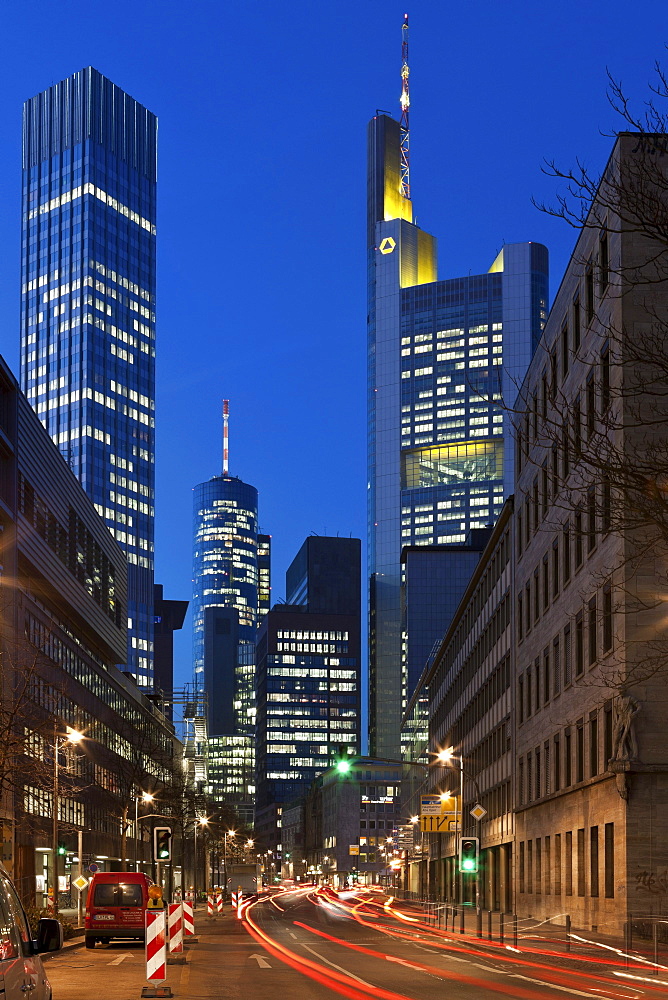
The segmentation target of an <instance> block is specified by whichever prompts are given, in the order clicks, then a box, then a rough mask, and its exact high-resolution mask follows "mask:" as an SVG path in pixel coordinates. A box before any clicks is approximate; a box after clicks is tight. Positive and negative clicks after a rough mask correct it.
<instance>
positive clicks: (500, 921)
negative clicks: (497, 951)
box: [499, 911, 505, 944]
mask: <svg viewBox="0 0 668 1000" xmlns="http://www.w3.org/2000/svg"><path fill="white" fill-rule="evenodd" d="M503 930H504V928H503V911H501V913H499V944H503V942H504V940H505V938H504V934H503Z"/></svg>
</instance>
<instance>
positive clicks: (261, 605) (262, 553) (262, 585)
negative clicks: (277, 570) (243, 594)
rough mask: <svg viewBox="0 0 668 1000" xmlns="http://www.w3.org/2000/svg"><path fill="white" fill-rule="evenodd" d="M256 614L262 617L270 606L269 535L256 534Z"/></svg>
mask: <svg viewBox="0 0 668 1000" xmlns="http://www.w3.org/2000/svg"><path fill="white" fill-rule="evenodd" d="M257 570H258V597H257V606H258V615H259V617H260V618H262V617H263V616H264V615H266V613H267V611H269V608H270V607H271V535H258V536H257Z"/></svg>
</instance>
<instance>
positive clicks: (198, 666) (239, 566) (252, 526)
mask: <svg viewBox="0 0 668 1000" xmlns="http://www.w3.org/2000/svg"><path fill="white" fill-rule="evenodd" d="M193 515H194V539H195V545H194V553H193V663H194V667H195V673H196V674H197V675H203V677H200V681H202V680H203V683H204V690H205V691H206V692H207V695H208V698H209V720H208V721H209V733H210V734H211V735H215V736H218V735H222V734H224V733H225V734H228V733H236V734H247V735H249V736H251V735H252V734H253V732H254V726H255V707H254V705H255V643H256V639H257V614H258V613H257V607H258V565H257V490H256V489H255V487H254V486H249V485H248V483H244V482H242V481H241V480H240V479H236V478H235V477H233V476H229V475H223V476H214V477H213V479H209V480H208V481H207V482H205V483H200V484H199V486H196V487H195V489H194V507H193ZM207 609H224V610H225V614H222V612H221V613H220V614H219V615H213V614H210V615H209V618H208V619H207V616H206V611H207ZM226 630H227V631H226ZM232 635H236V637H237V642H236V643H233V642H232ZM207 653H208V655H207ZM222 675H224V677H225V679H224V680H223V679H222ZM222 690H226V691H229V692H233V697H232V702H233V709H232V714H233V725H232V729H228V728H224V729H223V730H222V731H221V730H219V729H217V728H216V725H217V723H216V719H217V718H218V719H220V715H219V712H220V711H222V709H221V708H220V706H216V704H215V696H214V695H213V692H216V691H218V692H221V691H222ZM224 715H225V718H226V719H227V721H226V722H225V726H226V727H227V726H228V723H229V714H228V710H227V709H225V710H224ZM220 724H222V723H220Z"/></svg>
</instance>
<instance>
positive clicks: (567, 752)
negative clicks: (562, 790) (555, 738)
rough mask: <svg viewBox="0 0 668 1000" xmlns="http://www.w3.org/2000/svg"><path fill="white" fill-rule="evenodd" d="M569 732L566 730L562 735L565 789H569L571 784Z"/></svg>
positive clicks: (571, 748)
mask: <svg viewBox="0 0 668 1000" xmlns="http://www.w3.org/2000/svg"><path fill="white" fill-rule="evenodd" d="M572 742H573V741H572V738H571V731H570V729H567V730H566V732H565V733H564V763H565V765H566V775H565V777H566V780H565V782H564V784H565V786H566V788H570V786H571V785H572V784H573V747H572Z"/></svg>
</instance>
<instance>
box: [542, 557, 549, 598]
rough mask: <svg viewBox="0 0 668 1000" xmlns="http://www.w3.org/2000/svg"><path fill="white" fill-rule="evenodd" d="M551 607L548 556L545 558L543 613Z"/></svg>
mask: <svg viewBox="0 0 668 1000" xmlns="http://www.w3.org/2000/svg"><path fill="white" fill-rule="evenodd" d="M549 606H550V567H549V563H548V559H547V556H544V558H543V611H547V609H548V608H549Z"/></svg>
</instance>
